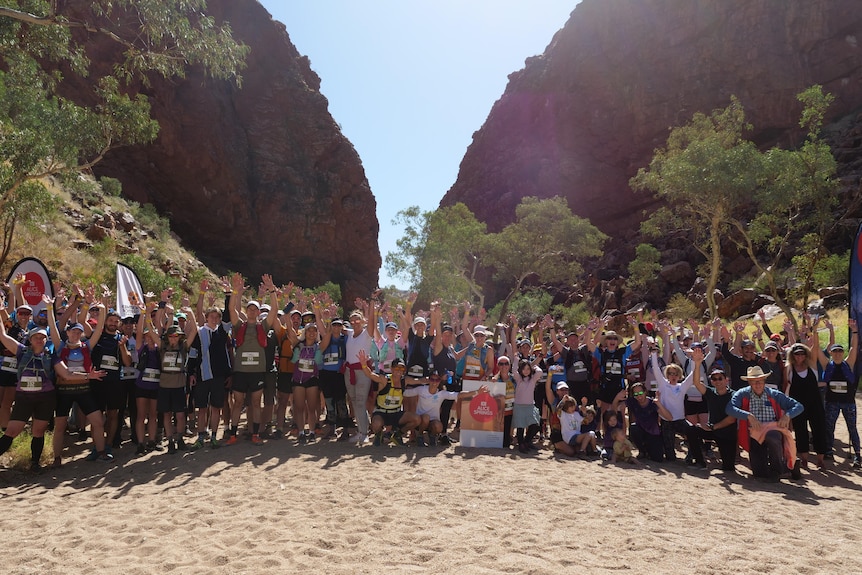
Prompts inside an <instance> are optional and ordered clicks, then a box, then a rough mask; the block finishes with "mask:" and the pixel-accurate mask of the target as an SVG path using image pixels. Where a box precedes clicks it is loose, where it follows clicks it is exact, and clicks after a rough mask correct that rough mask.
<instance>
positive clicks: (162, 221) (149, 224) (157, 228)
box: [132, 204, 171, 239]
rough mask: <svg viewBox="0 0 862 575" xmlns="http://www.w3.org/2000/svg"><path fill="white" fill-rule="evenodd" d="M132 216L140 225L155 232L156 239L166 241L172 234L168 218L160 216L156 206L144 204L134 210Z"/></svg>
mask: <svg viewBox="0 0 862 575" xmlns="http://www.w3.org/2000/svg"><path fill="white" fill-rule="evenodd" d="M132 216H134V218H135V219H136V220H137V221H138V223H139V224H140V225H141V226H142V227H144V228H146V229H148V230H150V231H152V232H153V234H155V236H156V238H158V239H164V238H165V237H167V235H168V234H169V233H170V232H171V223H170V221H168V219H167V218H164V217H162V216H160V215H159V212H158V210H156V206H154V205H153V204H143V205H139V206H137V207H133V208H132Z"/></svg>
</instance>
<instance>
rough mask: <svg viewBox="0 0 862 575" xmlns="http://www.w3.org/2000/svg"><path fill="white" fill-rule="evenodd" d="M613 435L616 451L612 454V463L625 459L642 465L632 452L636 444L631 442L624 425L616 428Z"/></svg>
mask: <svg viewBox="0 0 862 575" xmlns="http://www.w3.org/2000/svg"><path fill="white" fill-rule="evenodd" d="M611 437H612V438H613V440H614V452H613V455H612V456H611V462H612V463H616V462H618V461H624V462H626V463H631V464H633V465H640V461H638V460H637V459H636V458H635V456H634V455H633V454H632V450H633V449H634V448H635V446H634V444H633V443H632V442H631V440H630V439H629V438H628V437H626V431H625V429H623V428H622V427H616V428H614V430H613V433H612V435H611Z"/></svg>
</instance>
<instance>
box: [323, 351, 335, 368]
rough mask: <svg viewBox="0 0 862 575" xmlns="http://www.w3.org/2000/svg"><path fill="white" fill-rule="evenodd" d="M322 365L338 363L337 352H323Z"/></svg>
mask: <svg viewBox="0 0 862 575" xmlns="http://www.w3.org/2000/svg"><path fill="white" fill-rule="evenodd" d="M323 365H338V354H337V353H324V354H323Z"/></svg>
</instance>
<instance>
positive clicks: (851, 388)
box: [823, 361, 859, 403]
mask: <svg viewBox="0 0 862 575" xmlns="http://www.w3.org/2000/svg"><path fill="white" fill-rule="evenodd" d="M838 366H839V364H836V363H835V362H834V361H830V362H829V363H828V364H826V369H825V370H824V371H823V381H825V382H826V401H830V402H834V403H853V402H854V400H855V398H856V389H857V387H858V385H859V384H858V380H857V379H856V377H855V376H854V374H853V370H852V369H850V364H848V363H847V362H846V361H842V362H841V364H840V367H841V369H836V368H837V367H838Z"/></svg>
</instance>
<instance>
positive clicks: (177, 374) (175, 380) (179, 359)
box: [159, 347, 186, 389]
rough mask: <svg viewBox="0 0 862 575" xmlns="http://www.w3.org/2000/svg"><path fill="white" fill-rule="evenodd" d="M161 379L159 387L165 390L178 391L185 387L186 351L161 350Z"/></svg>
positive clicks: (181, 349)
mask: <svg viewBox="0 0 862 575" xmlns="http://www.w3.org/2000/svg"><path fill="white" fill-rule="evenodd" d="M159 357H160V367H161V371H162V373H161V377H160V378H159V387H163V388H166V389H180V388H184V387H185V386H186V351H185V350H184V349H183V348H182V347H181V348H180V349H165V348H164V347H162V348H161V350H160V353H159Z"/></svg>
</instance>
